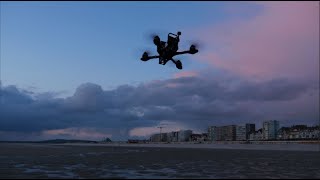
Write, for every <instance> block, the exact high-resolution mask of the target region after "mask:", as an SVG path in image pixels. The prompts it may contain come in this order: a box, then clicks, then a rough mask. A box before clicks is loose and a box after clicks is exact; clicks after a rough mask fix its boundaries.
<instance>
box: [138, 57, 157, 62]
mask: <svg viewBox="0 0 320 180" xmlns="http://www.w3.org/2000/svg"><path fill="white" fill-rule="evenodd" d="M155 58H159V56H148V57H142V58H141V60H142V61H148V60H150V59H155Z"/></svg>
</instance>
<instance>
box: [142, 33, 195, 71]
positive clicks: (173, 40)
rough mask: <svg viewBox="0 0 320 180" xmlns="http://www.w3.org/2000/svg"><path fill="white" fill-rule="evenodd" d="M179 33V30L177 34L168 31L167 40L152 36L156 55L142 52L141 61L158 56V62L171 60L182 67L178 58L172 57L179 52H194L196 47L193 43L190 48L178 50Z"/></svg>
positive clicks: (164, 62)
mask: <svg viewBox="0 0 320 180" xmlns="http://www.w3.org/2000/svg"><path fill="white" fill-rule="evenodd" d="M180 35H181V32H178V33H177V34H173V33H169V34H168V41H167V42H165V41H161V40H160V37H159V36H157V35H156V36H154V37H153V43H154V44H155V45H156V46H157V52H158V54H159V55H158V56H149V53H148V52H144V53H143V54H142V57H141V60H142V61H148V60H150V59H156V58H159V64H162V65H165V64H166V63H167V62H168V61H170V60H171V61H172V62H173V63H174V64H175V65H176V67H177V68H178V69H182V63H181V61H180V60H174V59H173V57H174V56H176V55H181V54H196V53H197V52H198V49H197V48H196V46H195V45H194V44H192V45H191V46H190V49H189V50H187V51H181V52H178V49H179V47H178V44H179V41H180V38H179V36H180Z"/></svg>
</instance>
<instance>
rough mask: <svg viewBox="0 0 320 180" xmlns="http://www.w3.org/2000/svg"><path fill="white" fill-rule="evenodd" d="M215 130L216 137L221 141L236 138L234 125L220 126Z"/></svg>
mask: <svg viewBox="0 0 320 180" xmlns="http://www.w3.org/2000/svg"><path fill="white" fill-rule="evenodd" d="M217 132H218V133H217V134H218V138H219V139H220V140H222V141H235V140H236V125H228V126H222V127H221V129H218V131H217Z"/></svg>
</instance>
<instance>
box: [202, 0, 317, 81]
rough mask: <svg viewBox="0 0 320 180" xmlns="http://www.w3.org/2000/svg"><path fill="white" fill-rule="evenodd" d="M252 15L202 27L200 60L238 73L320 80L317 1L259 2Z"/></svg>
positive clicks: (263, 76)
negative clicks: (207, 49) (206, 47)
mask: <svg viewBox="0 0 320 180" xmlns="http://www.w3.org/2000/svg"><path fill="white" fill-rule="evenodd" d="M258 4H261V5H263V6H264V10H263V11H262V12H261V13H260V14H259V15H257V16H255V17H254V18H251V19H248V20H243V19H241V20H239V19H237V20H235V21H231V22H227V23H225V24H219V25H215V26H213V27H207V28H205V29H202V30H200V33H198V34H201V37H205V39H203V41H205V43H206V44H214V46H215V48H212V49H211V50H210V52H206V53H202V54H201V55H200V54H199V58H200V61H202V62H206V63H208V64H210V65H212V66H214V67H218V68H222V69H226V70H229V71H232V72H235V73H238V74H240V75H244V76H248V77H259V78H274V77H279V76H286V77H295V78H312V79H314V80H318V79H319V77H318V76H319V2H260V3H258Z"/></svg>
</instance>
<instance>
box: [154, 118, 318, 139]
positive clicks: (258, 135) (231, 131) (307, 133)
mask: <svg viewBox="0 0 320 180" xmlns="http://www.w3.org/2000/svg"><path fill="white" fill-rule="evenodd" d="M255 128H256V126H255V124H249V123H247V124H244V125H225V126H209V127H208V129H207V132H206V133H200V134H193V133H192V130H180V131H173V132H168V133H161V134H159V133H158V134H153V135H152V136H151V137H150V141H151V142H188V141H189V142H207V141H209V142H213V141H262V140H263V141H273V140H318V139H320V135H319V134H320V126H314V127H307V126H306V125H295V126H292V127H282V128H280V122H279V121H277V120H268V121H264V122H263V123H262V128H260V129H258V130H257V131H256V130H255Z"/></svg>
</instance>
